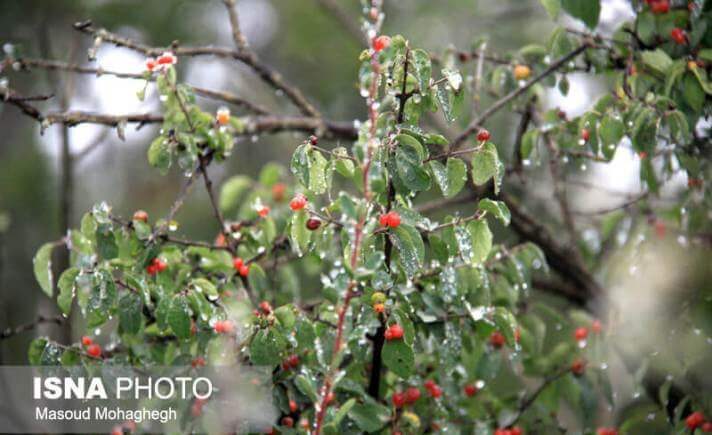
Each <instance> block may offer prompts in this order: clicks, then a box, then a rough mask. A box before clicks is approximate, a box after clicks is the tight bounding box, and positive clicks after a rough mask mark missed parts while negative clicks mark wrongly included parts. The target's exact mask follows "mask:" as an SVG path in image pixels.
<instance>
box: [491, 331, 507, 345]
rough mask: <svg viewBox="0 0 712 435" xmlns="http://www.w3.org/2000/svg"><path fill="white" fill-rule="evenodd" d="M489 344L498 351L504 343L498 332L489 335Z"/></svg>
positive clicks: (502, 336)
mask: <svg viewBox="0 0 712 435" xmlns="http://www.w3.org/2000/svg"><path fill="white" fill-rule="evenodd" d="M489 342H490V344H491V345H492V347H494V348H495V349H500V348H501V347H502V346H504V343H505V339H504V335H502V333H501V332H499V331H494V332H493V333H492V334H491V335H490V338H489Z"/></svg>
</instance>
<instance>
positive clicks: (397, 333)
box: [384, 323, 403, 341]
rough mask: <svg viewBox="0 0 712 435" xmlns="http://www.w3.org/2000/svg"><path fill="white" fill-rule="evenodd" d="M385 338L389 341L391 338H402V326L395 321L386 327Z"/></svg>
mask: <svg viewBox="0 0 712 435" xmlns="http://www.w3.org/2000/svg"><path fill="white" fill-rule="evenodd" d="M384 336H385V338H386V340H388V341H391V340H399V339H401V338H403V327H402V326H401V325H399V324H397V323H395V324H393V325H391V326H389V327H388V329H386V333H385V334H384Z"/></svg>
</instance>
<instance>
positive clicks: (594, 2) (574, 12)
mask: <svg viewBox="0 0 712 435" xmlns="http://www.w3.org/2000/svg"><path fill="white" fill-rule="evenodd" d="M561 6H562V7H563V8H564V10H565V11H566V12H568V13H569V14H571V16H572V17H574V18H578V19H579V20H581V21H583V22H584V24H586V25H587V26H588V27H589V28H590V29H595V28H596V26H597V25H598V19H599V17H600V15H601V3H600V1H599V0H561Z"/></svg>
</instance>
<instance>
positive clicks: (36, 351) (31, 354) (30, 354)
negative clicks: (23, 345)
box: [27, 338, 47, 366]
mask: <svg viewBox="0 0 712 435" xmlns="http://www.w3.org/2000/svg"><path fill="white" fill-rule="evenodd" d="M45 347H47V339H45V338H35V339H34V340H32V342H31V343H30V347H29V348H28V349H27V360H28V361H29V363H30V365H33V366H38V365H40V359H41V358H42V353H43V352H44V350H45Z"/></svg>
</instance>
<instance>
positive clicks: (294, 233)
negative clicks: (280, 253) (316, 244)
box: [289, 210, 312, 257]
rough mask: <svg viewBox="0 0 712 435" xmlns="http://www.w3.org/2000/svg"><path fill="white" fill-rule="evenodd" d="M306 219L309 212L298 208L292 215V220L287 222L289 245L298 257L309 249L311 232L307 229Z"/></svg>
mask: <svg viewBox="0 0 712 435" xmlns="http://www.w3.org/2000/svg"><path fill="white" fill-rule="evenodd" d="M308 219H309V214H308V213H307V212H306V211H304V210H299V211H298V212H295V213H294V214H293V215H292V220H291V221H290V223H289V241H290V246H291V247H292V249H293V250H294V251H295V252H296V253H297V255H298V256H300V257H301V256H302V255H304V254H305V253H306V252H307V250H308V249H309V241H310V239H311V235H312V232H311V231H309V230H308V229H307V220H308Z"/></svg>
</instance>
